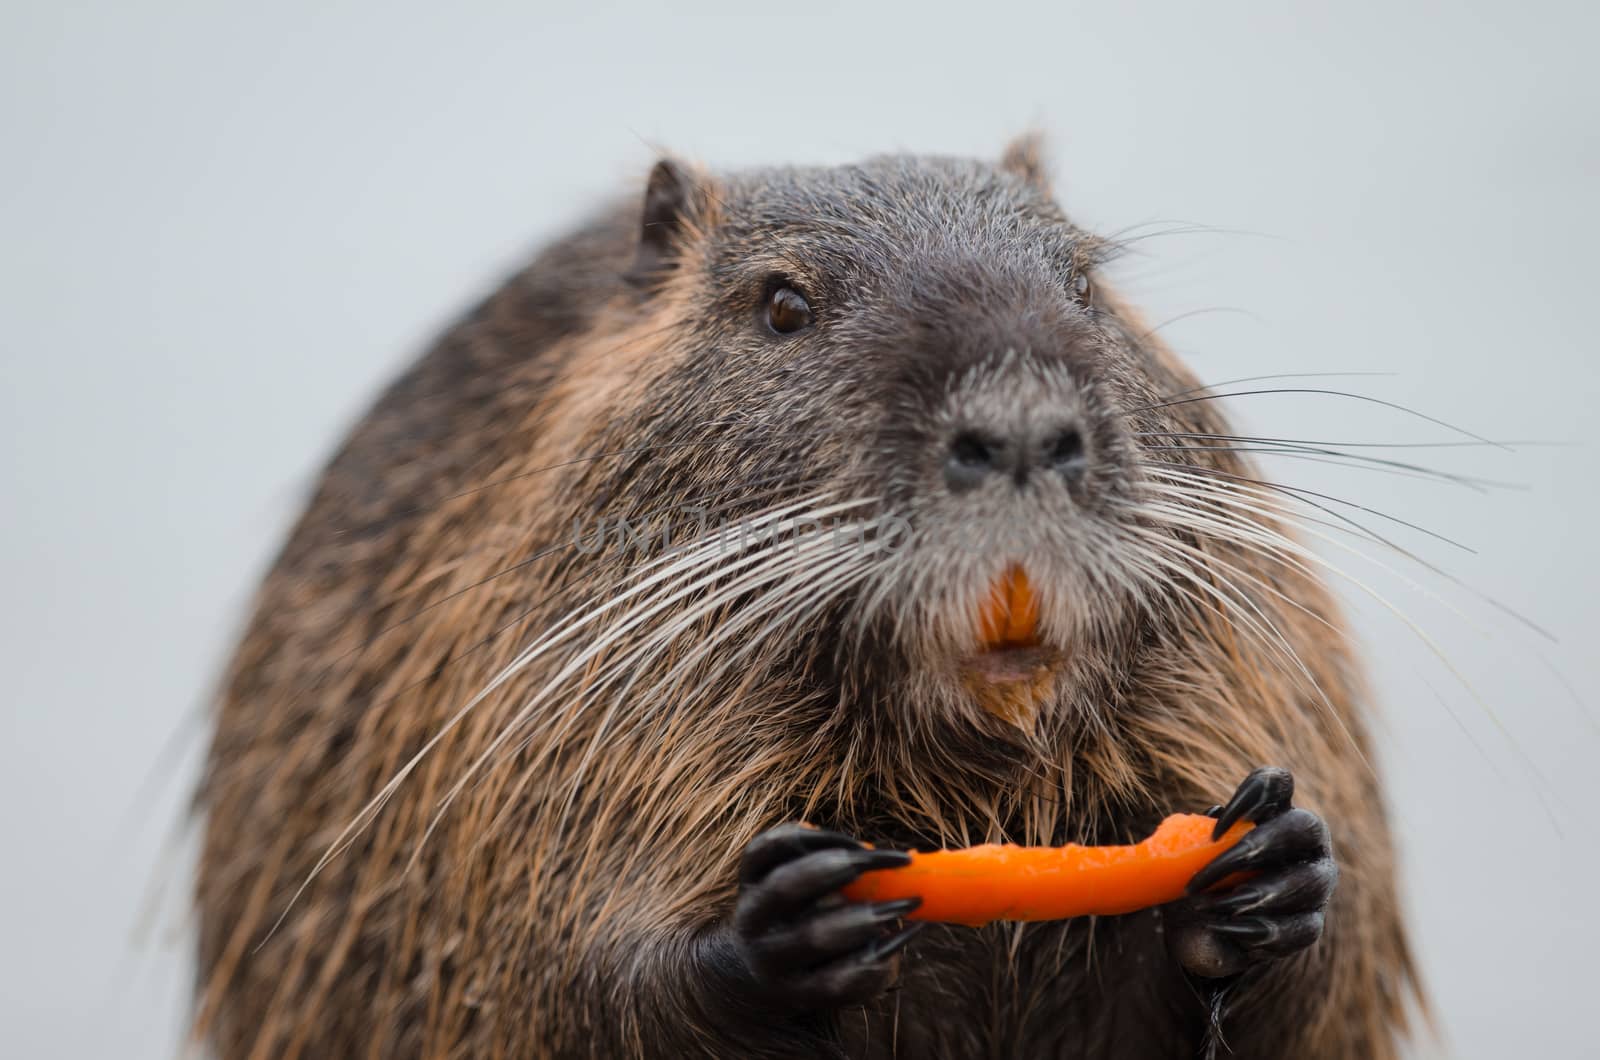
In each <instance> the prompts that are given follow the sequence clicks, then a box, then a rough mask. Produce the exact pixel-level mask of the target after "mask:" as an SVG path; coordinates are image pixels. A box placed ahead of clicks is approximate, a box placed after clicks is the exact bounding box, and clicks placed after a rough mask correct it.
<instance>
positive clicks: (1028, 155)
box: [1000, 131, 1050, 195]
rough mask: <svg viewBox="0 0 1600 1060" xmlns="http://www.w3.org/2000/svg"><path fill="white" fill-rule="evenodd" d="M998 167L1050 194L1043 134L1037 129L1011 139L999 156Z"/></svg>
mask: <svg viewBox="0 0 1600 1060" xmlns="http://www.w3.org/2000/svg"><path fill="white" fill-rule="evenodd" d="M1000 168H1001V169H1002V170H1004V171H1005V172H1007V173H1010V174H1012V175H1013V176H1016V177H1021V178H1022V179H1023V180H1024V181H1026V182H1027V183H1028V184H1029V185H1031V186H1032V187H1034V188H1036V189H1038V190H1039V191H1042V192H1044V194H1046V195H1049V194H1050V173H1049V170H1048V167H1047V166H1046V165H1045V163H1044V136H1043V134H1041V133H1039V132H1038V131H1033V132H1026V133H1023V134H1022V135H1021V136H1019V137H1017V138H1016V139H1015V140H1012V141H1011V143H1010V144H1008V145H1007V146H1006V150H1005V153H1004V154H1002V155H1001V156H1000Z"/></svg>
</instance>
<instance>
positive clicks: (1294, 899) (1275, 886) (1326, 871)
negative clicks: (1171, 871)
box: [1195, 858, 1339, 917]
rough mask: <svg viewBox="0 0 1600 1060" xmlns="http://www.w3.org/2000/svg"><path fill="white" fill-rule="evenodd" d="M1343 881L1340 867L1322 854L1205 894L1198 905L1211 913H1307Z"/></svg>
mask: <svg viewBox="0 0 1600 1060" xmlns="http://www.w3.org/2000/svg"><path fill="white" fill-rule="evenodd" d="M1338 882H1339V867H1338V866H1337V865H1336V864H1335V863H1334V861H1333V859H1332V858H1322V859H1319V860H1317V861H1312V862H1309V863H1307V864H1305V865H1297V866H1294V867H1292V868H1289V869H1286V870H1283V871H1281V872H1277V873H1270V874H1267V875H1265V876H1262V877H1258V878H1256V879H1253V880H1250V881H1248V882H1246V883H1241V884H1239V886H1237V887H1235V888H1233V889H1232V890H1229V891H1225V892H1222V893H1212V894H1202V895H1200V896H1198V897H1197V898H1196V899H1195V909H1196V910H1197V911H1198V912H1200V913H1202V914H1203V915H1205V916H1207V917H1225V916H1242V915H1244V914H1246V913H1269V914H1277V915H1282V914H1285V913H1304V912H1311V911H1314V910H1318V909H1321V908H1323V907H1324V906H1326V905H1327V904H1328V899H1329V898H1331V897H1332V896H1333V889H1334V887H1335V885H1336V884H1337V883H1338Z"/></svg>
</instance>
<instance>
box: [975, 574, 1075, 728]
mask: <svg viewBox="0 0 1600 1060" xmlns="http://www.w3.org/2000/svg"><path fill="white" fill-rule="evenodd" d="M978 631H979V638H980V646H979V648H978V650H977V651H976V652H974V653H973V654H971V655H969V656H967V657H965V658H963V659H962V660H961V661H960V664H959V671H960V675H961V682H962V684H963V685H964V686H965V687H966V689H967V691H968V692H969V693H970V694H971V695H972V696H973V698H974V699H976V700H977V702H978V705H979V706H981V707H982V708H983V709H984V710H986V711H988V712H989V713H990V714H992V715H994V716H995V717H997V718H999V719H1000V720H1002V721H1004V722H1007V723H1009V724H1011V725H1015V726H1017V727H1018V728H1023V729H1026V728H1030V727H1031V725H1032V722H1033V718H1034V715H1035V713H1037V711H1038V707H1039V704H1040V703H1041V702H1043V700H1044V699H1045V697H1046V696H1048V695H1049V694H1050V692H1051V690H1052V688H1053V687H1054V684H1055V676H1056V670H1057V667H1058V666H1059V664H1060V662H1061V652H1060V651H1059V650H1058V649H1056V648H1054V647H1051V646H1049V645H1046V644H1044V643H1042V642H1041V641H1040V637H1039V598H1038V596H1037V594H1035V593H1034V591H1033V587H1032V586H1031V585H1030V584H1029V583H1028V575H1027V572H1026V571H1024V570H1023V568H1022V566H1021V565H1020V564H1012V565H1011V566H1010V567H1008V568H1006V570H1005V572H1004V573H1003V574H1001V575H1000V577H998V578H996V579H995V582H994V585H993V586H991V588H990V590H989V596H988V598H987V599H986V600H985V601H984V603H983V606H982V608H981V610H980V612H979V616H978Z"/></svg>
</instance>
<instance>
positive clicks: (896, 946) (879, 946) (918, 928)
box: [866, 898, 928, 961]
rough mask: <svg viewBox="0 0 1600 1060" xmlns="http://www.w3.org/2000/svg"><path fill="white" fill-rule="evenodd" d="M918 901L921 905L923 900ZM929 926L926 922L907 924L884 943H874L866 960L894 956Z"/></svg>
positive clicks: (878, 959) (879, 959)
mask: <svg viewBox="0 0 1600 1060" xmlns="http://www.w3.org/2000/svg"><path fill="white" fill-rule="evenodd" d="M917 901H918V903H919V904H920V902H921V899H920V898H919V899H918V900H917ZM927 926H928V925H927V923H926V922H918V923H915V924H907V925H906V926H905V928H904V930H902V931H899V932H897V933H896V934H893V935H890V936H889V937H888V938H886V939H884V940H883V941H882V942H877V943H874V944H873V945H872V947H871V948H870V949H869V950H868V951H867V954H866V959H867V960H869V961H881V960H883V959H884V958H886V957H889V956H892V955H893V954H895V953H897V952H899V950H900V947H902V946H904V945H905V944H906V943H908V942H910V941H911V940H912V939H914V938H916V937H917V935H919V934H920V933H921V932H922V929H923V928H925V927H927Z"/></svg>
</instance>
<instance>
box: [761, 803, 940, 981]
mask: <svg viewBox="0 0 1600 1060" xmlns="http://www.w3.org/2000/svg"><path fill="white" fill-rule="evenodd" d="M910 861H911V858H910V856H909V855H907V854H904V853H901V852H900V851H896V850H871V849H868V848H867V847H865V846H863V845H862V844H860V843H858V842H857V841H856V840H854V839H852V838H850V837H849V836H847V835H842V834H840V833H838V832H829V831H824V830H821V829H816V828H809V827H807V826H805V825H800V824H785V825H779V826H778V827H776V828H772V829H769V830H768V831H766V832H763V833H762V834H761V835H759V836H757V837H756V838H755V839H754V840H752V841H751V843H750V845H749V846H748V847H746V848H745V852H744V857H743V859H742V861H741V862H740V866H739V898H738V902H737V904H736V905H735V907H734V914H733V936H734V941H735V944H736V945H737V946H738V949H739V952H740V955H741V956H742V957H743V959H744V962H745V964H746V965H747V966H748V968H749V970H750V973H751V976H752V977H753V978H754V980H755V982H756V984H757V986H758V987H759V989H760V991H761V993H762V994H763V995H764V999H765V1000H766V1001H767V1002H768V1003H770V1004H773V1005H774V1006H775V1007H777V1008H779V1009H780V1010H784V1011H791V1012H797V1011H803V1010H808V1009H828V1008H837V1007H840V1006H843V1005H853V1004H861V1003H863V1002H866V1001H869V1000H871V999H872V998H874V997H876V996H877V995H879V994H881V993H882V992H883V991H884V990H886V989H888V988H889V987H890V986H891V985H893V983H894V979H895V976H896V974H897V972H898V968H897V961H896V959H895V955H896V953H897V952H898V951H899V949H900V948H901V947H902V946H904V945H905V943H906V942H907V941H909V939H910V938H911V936H912V935H913V934H914V933H915V932H916V931H917V930H918V929H919V928H920V927H921V926H922V925H920V924H917V925H912V926H911V927H908V928H902V929H900V930H899V931H893V930H892V929H893V928H894V927H895V926H896V925H897V923H898V921H899V918H900V917H903V916H905V914H907V913H909V912H911V911H912V910H913V909H915V908H916V907H917V906H918V905H919V904H921V899H918V898H908V899H902V900H900V901H894V902H876V903H864V902H851V901H848V900H846V899H845V898H843V897H842V896H841V895H840V894H839V889H840V888H841V887H843V886H844V885H846V884H848V883H850V882H851V881H852V880H854V879H855V878H856V877H857V876H860V875H861V874H862V873H863V872H868V871H871V870H873V869H887V868H895V867H898V866H901V865H906V864H909V863H910Z"/></svg>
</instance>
